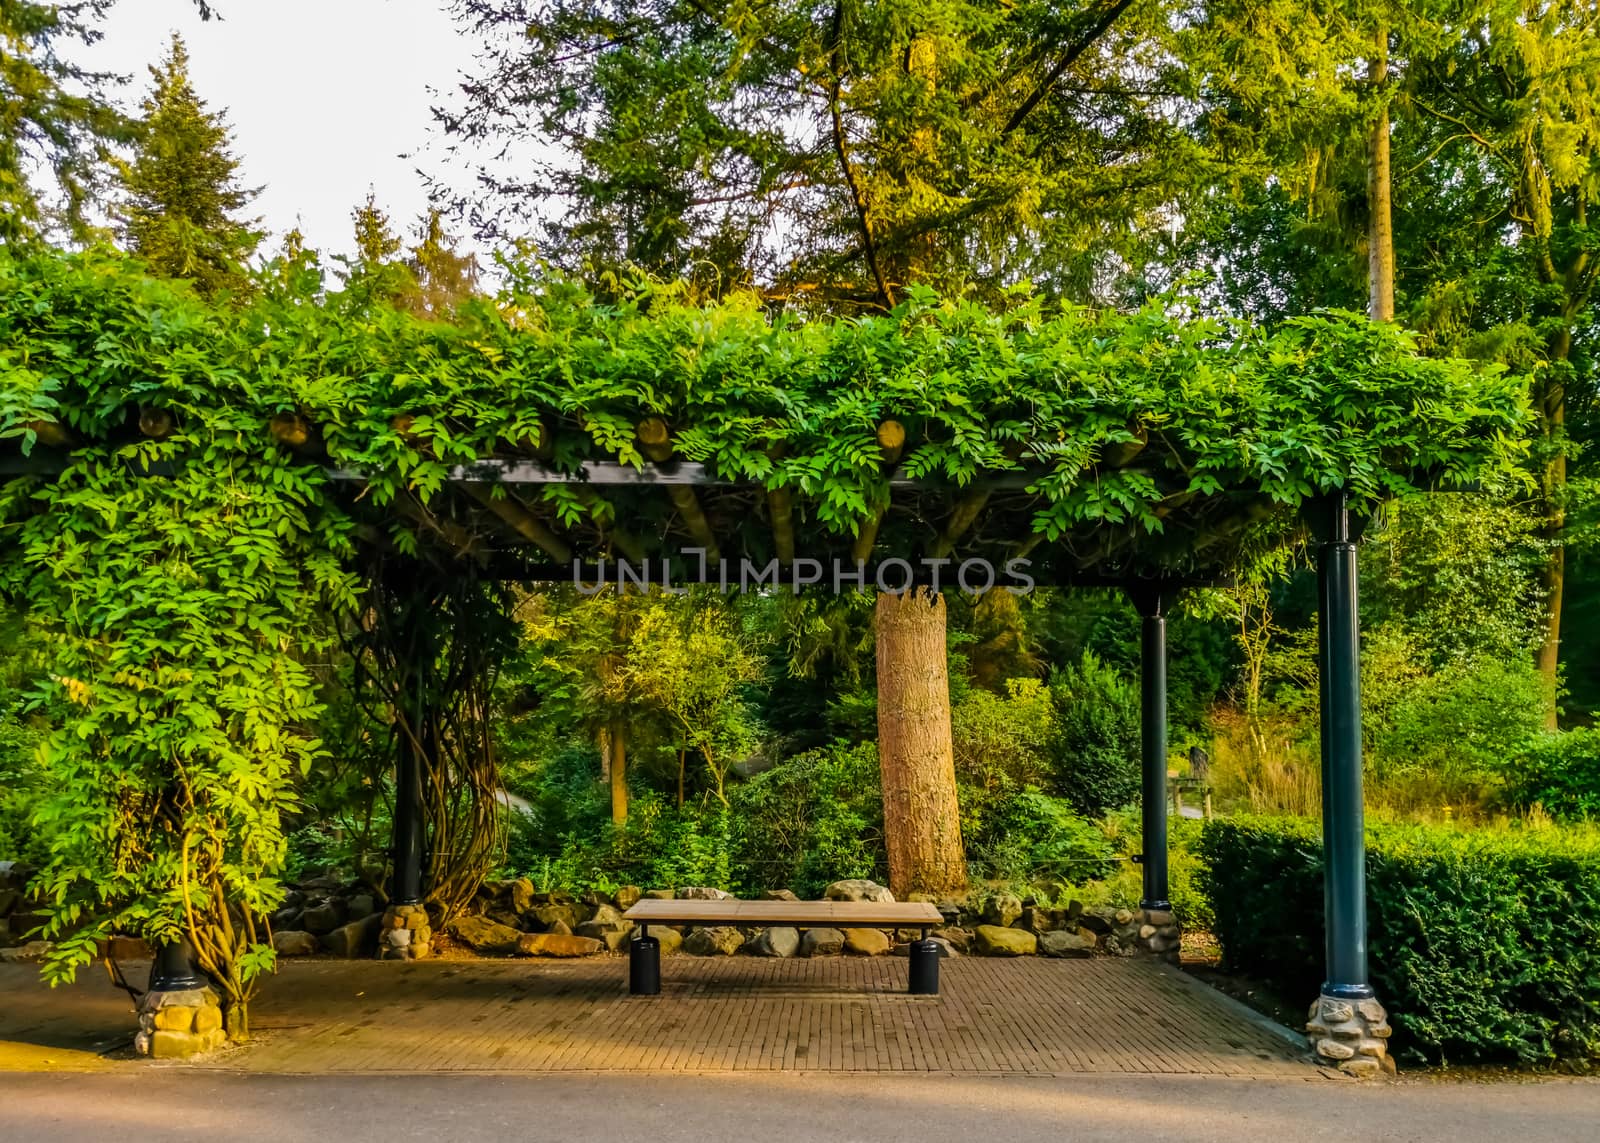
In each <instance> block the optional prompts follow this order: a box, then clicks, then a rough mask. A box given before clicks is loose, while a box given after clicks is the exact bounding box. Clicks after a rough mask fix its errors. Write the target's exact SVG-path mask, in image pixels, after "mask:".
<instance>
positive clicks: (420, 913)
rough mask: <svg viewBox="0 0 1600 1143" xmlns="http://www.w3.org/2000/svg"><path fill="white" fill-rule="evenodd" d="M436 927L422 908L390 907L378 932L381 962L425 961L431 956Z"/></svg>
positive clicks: (384, 914) (410, 906)
mask: <svg viewBox="0 0 1600 1143" xmlns="http://www.w3.org/2000/svg"><path fill="white" fill-rule="evenodd" d="M432 941H433V928H432V927H431V926H430V925H429V923H428V911H427V910H426V909H424V908H423V907H422V906H421V905H390V906H389V907H388V908H387V909H385V910H384V911H383V924H382V925H380V926H379V932H378V959H379V960H421V959H422V958H423V957H425V956H427V955H428V951H429V947H430V945H431V943H432Z"/></svg>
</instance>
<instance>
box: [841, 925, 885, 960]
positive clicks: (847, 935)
mask: <svg viewBox="0 0 1600 1143" xmlns="http://www.w3.org/2000/svg"><path fill="white" fill-rule="evenodd" d="M889 948H890V942H889V938H888V937H887V936H885V935H884V934H883V931H882V930H880V929H846V930H845V931H844V950H845V952H850V953H855V954H856V955H857V956H882V955H883V954H884V953H886V952H888V951H889Z"/></svg>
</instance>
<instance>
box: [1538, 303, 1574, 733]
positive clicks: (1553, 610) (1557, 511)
mask: <svg viewBox="0 0 1600 1143" xmlns="http://www.w3.org/2000/svg"><path fill="white" fill-rule="evenodd" d="M1552 350H1553V353H1552V356H1553V357H1555V358H1556V360H1559V361H1565V360H1566V359H1567V357H1568V356H1569V355H1570V354H1571V352H1572V336H1571V334H1569V333H1565V332H1563V333H1562V334H1561V335H1560V336H1559V337H1558V338H1557V339H1556V343H1555V345H1554V346H1552ZM1566 404H1567V393H1566V386H1565V385H1563V384H1562V383H1561V381H1560V380H1559V379H1558V378H1556V377H1550V378H1548V379H1547V380H1546V381H1545V383H1544V391H1543V392H1542V393H1541V394H1540V395H1539V412H1540V418H1539V419H1540V420H1541V421H1542V422H1543V426H1542V427H1543V430H1544V435H1545V438H1546V439H1545V445H1546V447H1547V448H1548V449H1549V450H1550V453H1551V455H1550V458H1549V459H1548V460H1547V461H1545V464H1544V471H1543V473H1541V479H1540V482H1539V485H1540V487H1539V492H1540V500H1541V501H1542V505H1541V507H1542V509H1543V515H1544V523H1543V526H1542V527H1541V529H1540V532H1541V533H1542V535H1543V538H1544V540H1545V543H1546V544H1547V545H1548V548H1547V551H1546V553H1545V558H1544V567H1543V568H1542V569H1541V575H1540V579H1541V581H1542V583H1541V585H1540V586H1541V587H1543V589H1544V601H1543V603H1544V630H1543V631H1542V632H1541V633H1540V637H1539V650H1538V651H1537V652H1536V654H1535V656H1534V665H1535V666H1536V667H1537V668H1538V670H1539V675H1540V678H1541V681H1542V682H1543V683H1544V692H1545V707H1544V725H1545V729H1546V730H1557V729H1559V728H1560V726H1559V721H1558V711H1559V707H1558V702H1559V699H1560V683H1561V676H1560V666H1561V605H1562V596H1563V595H1564V594H1565V592H1566V584H1567V551H1566V546H1565V543H1566V536H1565V532H1566V527H1567V510H1566V504H1565V495H1566V488H1567V456H1566V452H1565V441H1564V440H1563V439H1562V437H1563V432H1564V430H1565V428H1566V420H1567V408H1566Z"/></svg>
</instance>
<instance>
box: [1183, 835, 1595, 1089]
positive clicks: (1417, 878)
mask: <svg viewBox="0 0 1600 1143" xmlns="http://www.w3.org/2000/svg"><path fill="white" fill-rule="evenodd" d="M1367 846H1368V849H1367V908H1368V925H1367V928H1368V946H1369V960H1370V964H1371V968H1372V977H1373V984H1374V986H1375V987H1376V988H1377V990H1378V998H1379V999H1380V1000H1381V1001H1382V1002H1383V1004H1384V1006H1385V1007H1386V1008H1388V1010H1389V1018H1390V1023H1391V1024H1392V1025H1393V1026H1394V1037H1395V1038H1394V1047H1395V1049H1396V1051H1397V1052H1400V1053H1402V1054H1404V1055H1407V1056H1409V1057H1411V1058H1420V1059H1424V1060H1428V1061H1431V1062H1435V1063H1444V1062H1453V1063H1467V1062H1474V1061H1491V1060H1512V1059H1515V1060H1520V1061H1524V1062H1538V1061H1550V1060H1556V1059H1578V1058H1590V1059H1594V1058H1600V833H1597V832H1596V831H1594V830H1590V829H1555V828H1543V829H1519V828H1494V829H1490V828H1482V829H1460V828H1450V827H1439V826H1409V825H1408V826H1400V825H1377V826H1371V827H1369V828H1368V830H1367ZM1200 853H1201V858H1202V861H1203V863H1204V868H1203V869H1202V872H1201V885H1202V888H1203V891H1204V892H1205V893H1206V895H1207V896H1208V897H1209V898H1210V900H1211V906H1212V909H1213V910H1214V911H1215V913H1216V930H1215V931H1216V936H1217V938H1218V939H1219V941H1220V942H1221V944H1222V947H1223V951H1224V956H1225V959H1226V963H1227V965H1228V967H1229V968H1230V969H1232V970H1236V971H1239V972H1242V973H1245V974H1247V975H1250V976H1253V977H1256V978H1258V979H1260V980H1261V981H1262V982H1263V983H1266V984H1268V985H1270V986H1271V987H1273V988H1275V989H1277V990H1279V991H1281V992H1282V993H1283V994H1285V995H1286V996H1288V997H1303V998H1304V999H1305V1000H1306V1002H1307V1003H1308V1004H1309V1003H1310V1002H1311V1001H1312V1000H1313V999H1315V997H1316V995H1317V992H1318V988H1319V986H1320V984H1321V978H1322V968H1323V963H1324V960H1323V941H1324V927H1323V900H1322V841H1321V837H1320V829H1319V827H1318V825H1317V824H1316V823H1313V822H1310V821H1306V820H1304V819H1296V818H1245V819H1231V820H1225V821H1220V820H1219V821H1215V822H1211V823H1208V824H1207V826H1206V828H1205V830H1204V832H1203V833H1202V835H1201V839H1200Z"/></svg>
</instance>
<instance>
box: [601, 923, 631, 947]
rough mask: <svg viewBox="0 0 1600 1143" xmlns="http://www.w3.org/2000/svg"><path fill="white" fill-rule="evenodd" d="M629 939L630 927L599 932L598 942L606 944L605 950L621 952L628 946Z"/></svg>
mask: <svg viewBox="0 0 1600 1143" xmlns="http://www.w3.org/2000/svg"><path fill="white" fill-rule="evenodd" d="M631 940H633V931H632V929H631V927H630V928H628V929H619V930H613V931H612V932H608V933H602V934H600V943H601V944H603V945H605V946H606V951H607V952H621V951H622V950H623V949H625V948H627V947H628V942H629V941H631Z"/></svg>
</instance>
